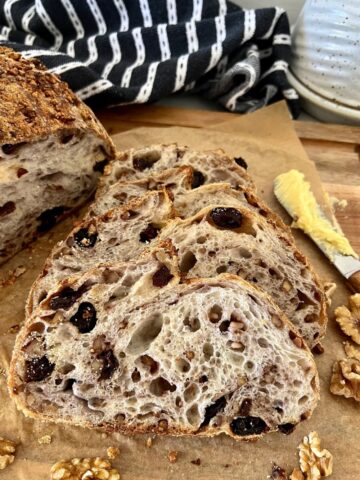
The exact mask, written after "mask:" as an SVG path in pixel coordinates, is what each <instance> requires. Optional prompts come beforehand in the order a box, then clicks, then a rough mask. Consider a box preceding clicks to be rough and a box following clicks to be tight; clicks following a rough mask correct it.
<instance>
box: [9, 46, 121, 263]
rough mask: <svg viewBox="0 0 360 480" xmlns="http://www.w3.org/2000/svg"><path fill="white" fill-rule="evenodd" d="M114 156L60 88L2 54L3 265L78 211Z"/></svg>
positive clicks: (35, 64) (94, 124) (37, 69)
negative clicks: (72, 212)
mask: <svg viewBox="0 0 360 480" xmlns="http://www.w3.org/2000/svg"><path fill="white" fill-rule="evenodd" d="M114 155H115V151H114V146H113V143H112V141H111V140H110V138H109V137H108V135H107V134H106V132H105V130H104V128H103V127H102V125H101V124H100V123H99V122H98V121H97V120H96V118H95V117H94V115H93V114H92V112H91V111H90V109H89V108H88V107H86V105H85V104H83V103H82V102H81V101H80V100H79V99H78V98H77V97H76V96H75V95H74V94H73V93H72V92H71V90H70V89H69V88H68V86H67V85H66V84H65V83H63V82H61V81H60V80H59V79H58V78H57V77H56V76H55V75H52V74H51V73H49V72H48V71H47V70H46V69H45V68H43V67H42V66H41V64H40V63H39V61H38V60H25V59H24V58H22V57H21V56H20V55H19V54H17V53H15V52H13V51H12V50H10V49H8V48H4V47H0V263H2V262H4V261H6V260H7V259H8V258H9V257H11V256H12V255H14V254H15V253H16V252H17V251H19V250H20V249H21V248H23V247H24V246H25V245H27V244H28V243H29V242H30V241H31V240H33V239H34V238H35V237H36V236H37V235H38V234H39V233H41V232H44V231H46V230H48V229H49V228H51V227H52V226H53V225H54V224H55V223H56V221H57V220H59V219H60V218H62V217H63V216H64V215H66V214H67V213H69V212H70V211H71V210H72V209H73V208H76V207H78V206H79V205H81V204H82V203H83V202H84V201H85V200H86V199H87V198H88V197H89V195H90V194H91V193H92V192H93V191H94V189H95V186H96V182H97V178H98V176H99V173H100V171H101V170H102V169H103V168H104V166H105V163H106V162H107V161H108V160H110V159H112V158H113V157H114Z"/></svg>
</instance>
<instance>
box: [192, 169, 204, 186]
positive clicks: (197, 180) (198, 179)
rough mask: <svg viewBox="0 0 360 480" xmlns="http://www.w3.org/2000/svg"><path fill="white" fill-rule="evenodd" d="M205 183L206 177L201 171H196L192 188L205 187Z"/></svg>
mask: <svg viewBox="0 0 360 480" xmlns="http://www.w3.org/2000/svg"><path fill="white" fill-rule="evenodd" d="M204 182H205V177H204V175H203V174H202V173H201V172H199V170H195V171H194V173H193V179H192V183H191V188H198V187H200V185H203V184H204Z"/></svg>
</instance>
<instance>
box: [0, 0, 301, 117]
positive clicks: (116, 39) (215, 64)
mask: <svg viewBox="0 0 360 480" xmlns="http://www.w3.org/2000/svg"><path fill="white" fill-rule="evenodd" d="M0 43H1V44H5V45H7V46H9V47H12V48H14V49H15V50H17V51H20V52H22V53H23V54H24V55H25V56H27V57H39V58H40V60H41V61H42V62H43V63H44V64H45V65H46V66H47V67H48V68H49V69H50V70H51V71H52V72H54V73H57V74H58V75H60V76H61V78H62V79H63V80H65V81H66V82H68V83H69V85H70V86H71V88H72V89H73V90H74V91H75V92H76V93H77V94H78V95H79V97H81V98H82V99H83V100H85V101H86V102H87V103H88V104H90V105H91V106H92V107H95V108H96V107H104V106H110V105H119V104H129V103H145V102H153V101H155V100H158V99H160V98H161V97H164V96H166V95H169V94H170V93H172V92H177V91H180V90H190V91H194V92H200V93H201V94H202V95H204V96H205V97H207V98H210V99H214V100H216V101H218V102H219V103H221V104H222V105H223V106H224V107H225V108H227V109H228V110H231V111H237V112H249V111H253V110H256V109H258V108H260V107H262V106H264V105H267V104H269V103H271V102H273V101H275V100H279V99H281V98H285V99H286V100H287V101H288V104H289V106H290V109H291V111H292V114H293V116H294V117H296V116H297V114H298V113H299V104H298V96H297V94H296V92H295V90H294V89H293V88H291V86H290V85H289V83H288V81H287V78H286V71H287V67H288V60H289V56H290V51H291V47H290V34H289V23H288V19H287V15H286V13H285V11H284V10H282V9H280V8H277V7H274V8H262V9H255V10H243V9H241V8H240V7H237V6H235V5H233V4H232V3H231V2H227V1H226V0H0Z"/></svg>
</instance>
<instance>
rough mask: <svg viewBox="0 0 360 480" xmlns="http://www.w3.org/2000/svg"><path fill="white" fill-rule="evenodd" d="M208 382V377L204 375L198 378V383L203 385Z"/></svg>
mask: <svg viewBox="0 0 360 480" xmlns="http://www.w3.org/2000/svg"><path fill="white" fill-rule="evenodd" d="M207 381H208V377H207V376H206V375H201V377H200V378H199V383H205V382H207Z"/></svg>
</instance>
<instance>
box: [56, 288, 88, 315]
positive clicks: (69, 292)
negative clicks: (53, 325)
mask: <svg viewBox="0 0 360 480" xmlns="http://www.w3.org/2000/svg"><path fill="white" fill-rule="evenodd" d="M85 290H86V288H83V287H82V288H79V290H77V291H75V290H73V289H72V288H70V287H65V288H64V289H63V290H61V292H60V293H59V294H58V295H54V296H53V297H52V298H51V299H50V302H49V305H50V308H51V309H52V310H58V309H60V308H62V309H63V310H68V309H69V308H70V307H71V306H72V305H73V304H74V303H75V302H76V300H77V299H78V298H79V297H81V295H82V294H83V293H84V292H85Z"/></svg>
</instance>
